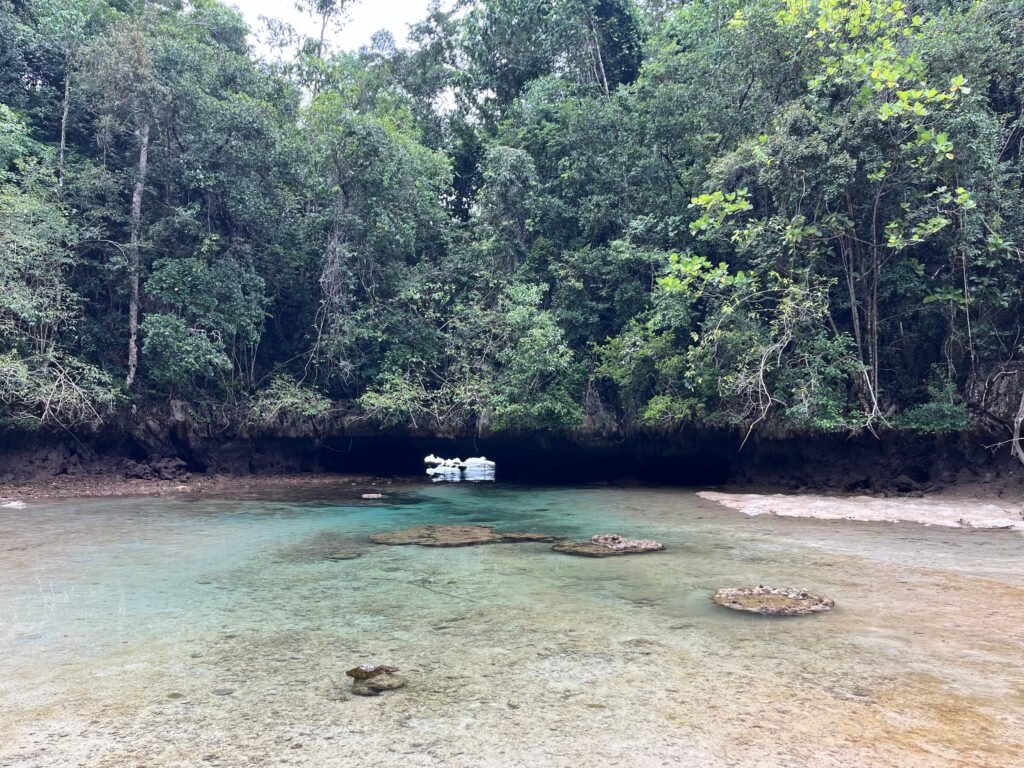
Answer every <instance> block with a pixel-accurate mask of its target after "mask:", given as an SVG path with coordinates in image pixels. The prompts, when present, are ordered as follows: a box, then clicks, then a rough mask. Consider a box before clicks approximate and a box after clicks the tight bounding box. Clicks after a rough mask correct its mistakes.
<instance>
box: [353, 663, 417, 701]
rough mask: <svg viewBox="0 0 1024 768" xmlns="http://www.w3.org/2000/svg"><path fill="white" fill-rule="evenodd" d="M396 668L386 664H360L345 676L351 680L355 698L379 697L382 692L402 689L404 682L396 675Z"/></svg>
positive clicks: (403, 679) (402, 678)
mask: <svg viewBox="0 0 1024 768" xmlns="http://www.w3.org/2000/svg"><path fill="white" fill-rule="evenodd" d="M397 671H398V667H391V666H388V665H387V664H360V665H359V666H358V667H353V668H352V669H350V670H349V671H348V672H346V673H345V674H346V675H348V676H349V677H351V678H353V680H352V693H354V694H355V695H356V696H379V695H380V694H381V693H383V692H384V691H395V690H398V689H399V688H404V687H405V684H406V680H405V678H404V677H401V676H400V675H396V674H395V672H397Z"/></svg>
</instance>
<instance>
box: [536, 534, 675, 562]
mask: <svg viewBox="0 0 1024 768" xmlns="http://www.w3.org/2000/svg"><path fill="white" fill-rule="evenodd" d="M552 549H553V550H554V551H555V552H561V553H562V554H564V555H578V556H579V557H615V556H616V555H642V554H646V553H647V552H660V551H662V550H663V549H665V545H664V544H661V543H659V542H657V541H652V540H651V539H627V538H625V537H623V536H620V535H619V534H617V533H602V534H599V535H597V536H593V537H592V538H591V539H590V541H562V542H559V543H558V544H555V546H553V547H552Z"/></svg>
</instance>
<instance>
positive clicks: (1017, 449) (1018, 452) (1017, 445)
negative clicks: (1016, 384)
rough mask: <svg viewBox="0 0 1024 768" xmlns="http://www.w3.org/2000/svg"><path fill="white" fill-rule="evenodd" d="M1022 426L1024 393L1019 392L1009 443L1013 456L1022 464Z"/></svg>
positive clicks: (1023, 454)
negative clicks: (1018, 401)
mask: <svg viewBox="0 0 1024 768" xmlns="http://www.w3.org/2000/svg"><path fill="white" fill-rule="evenodd" d="M1022 426H1024V391H1021V395H1020V405H1019V406H1018V408H1017V416H1016V418H1014V420H1013V440H1011V441H1010V450H1011V451H1012V453H1013V455H1014V456H1016V457H1017V458H1018V459H1020V461H1021V463H1022V464H1024V448H1022V447H1021V427H1022Z"/></svg>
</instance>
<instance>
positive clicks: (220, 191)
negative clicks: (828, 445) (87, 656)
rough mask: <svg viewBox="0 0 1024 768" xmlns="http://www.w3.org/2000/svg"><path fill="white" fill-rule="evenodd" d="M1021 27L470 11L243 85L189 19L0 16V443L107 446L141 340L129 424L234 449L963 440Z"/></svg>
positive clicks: (28, 5)
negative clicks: (340, 416) (350, 427)
mask: <svg viewBox="0 0 1024 768" xmlns="http://www.w3.org/2000/svg"><path fill="white" fill-rule="evenodd" d="M302 5H303V7H304V8H305V10H306V11H307V12H308V13H309V14H310V15H312V16H313V17H315V18H316V19H317V20H318V21H319V22H320V23H322V24H324V25H325V27H324V28H325V29H329V28H330V27H331V26H332V25H335V24H337V23H340V21H341V20H342V19H343V18H344V9H345V7H346V5H347V3H346V2H340V1H339V0H324V1H323V2H320V0H316V1H315V2H314V1H313V0H308V1H307V2H304V3H303V4H302ZM1022 10H1024V6H1022V5H1021V3H1020V0H1010V2H997V1H996V0H979V2H972V3H959V2H952V0H935V1H934V2H909V0H715V1H714V2H712V1H711V0H693V2H687V3H669V2H662V1H661V0H650V1H647V2H643V3H639V2H632V1H631V0H554V1H552V2H543V3H537V2H532V1H530V0H470V1H469V2H466V3H462V4H459V7H458V8H455V9H452V10H446V9H444V8H442V7H440V6H436V7H432V8H431V10H430V12H429V15H428V18H427V19H425V20H424V21H423V22H422V23H421V24H419V25H417V26H416V27H415V29H414V30H413V34H412V40H413V44H412V45H410V46H408V47H406V48H402V47H399V46H397V45H396V44H395V43H394V41H393V40H391V39H389V38H387V37H378V38H377V39H376V40H375V41H374V42H373V44H372V45H371V46H369V47H367V48H365V49H364V50H362V51H360V52H359V53H344V52H334V51H331V50H330V48H329V46H328V45H327V43H326V41H325V39H320V38H316V39H302V38H301V37H298V36H296V35H294V34H292V35H289V34H287V30H285V29H284V28H283V27H281V26H279V27H278V35H277V36H276V39H277V43H276V44H277V47H278V52H279V53H280V54H281V60H280V61H275V62H257V61H255V60H254V59H253V58H252V55H251V52H250V51H249V49H248V45H247V34H248V30H247V29H246V26H245V23H244V21H243V19H242V16H241V15H240V14H239V13H238V12H237V11H235V10H234V9H232V8H231V7H229V6H228V5H226V4H224V3H222V2H219V0H202V2H194V3H176V2H167V3H124V2H119V1H118V2H114V1H113V0H110V1H109V2H105V1H102V0H100V1H98V2H96V1H94V0H69V1H68V2H57V0H24V2H17V3H11V2H9V1H8V2H4V1H3V0H0V252H2V253H3V254H4V258H3V259H2V260H0V361H2V362H0V382H2V384H0V403H2V406H0V419H7V420H17V421H18V422H19V423H26V420H31V421H32V422H34V423H38V422H39V421H40V420H42V421H44V422H52V423H57V422H59V423H61V424H65V425H71V424H76V423H83V422H92V421H96V419H97V418H98V417H100V416H102V415H104V414H105V413H106V412H107V411H108V410H109V409H111V408H116V407H117V403H118V402H119V401H118V390H117V388H116V387H115V386H114V385H113V384H112V383H111V382H112V380H113V379H115V378H127V376H126V375H125V374H126V371H127V370H128V369H130V368H131V364H130V363H129V361H128V355H126V354H125V352H126V350H125V340H126V339H128V338H129V336H130V334H131V333H133V332H134V326H133V320H132V318H133V317H135V316H136V315H137V316H138V317H139V319H140V322H141V328H140V329H139V333H140V338H141V344H142V347H141V358H140V361H139V368H138V379H137V380H136V381H135V384H134V385H133V386H134V389H133V392H134V394H135V396H136V397H137V398H138V399H140V400H145V399H154V398H156V399H158V398H167V397H171V396H174V397H188V398H194V399H197V400H206V401H213V402H217V403H232V404H240V403H249V405H250V411H251V414H252V420H253V423H254V424H256V425H259V426H261V427H262V428H266V429H274V428H286V427H287V426H288V424H289V423H290V422H292V421H295V420H312V421H316V420H318V419H322V417H323V416H325V415H326V413H327V412H328V411H329V410H330V409H331V408H333V407H334V406H333V405H332V403H338V402H342V403H344V405H343V406H342V407H345V408H346V409H350V410H351V411H353V412H354V413H356V414H358V415H360V416H362V417H365V418H367V419H370V420H372V421H373V422H374V423H377V424H381V425H386V426H388V427H390V428H395V429H410V430H419V431H423V432H433V433H439V434H441V433H443V434H453V435H462V434H468V433H478V434H484V433H488V432H494V431H529V430H572V429H578V428H581V427H584V425H586V428H592V427H593V426H594V425H596V424H598V423H600V424H601V425H602V428H605V427H609V428H610V429H612V430H620V431H623V432H626V431H628V430H629V429H631V428H634V427H643V428H659V429H674V428H677V427H679V426H680V425H684V424H690V425H697V426H703V427H710V426H715V427H720V426H725V427H728V428H732V429H735V430H737V431H738V432H741V433H747V434H749V433H750V432H751V431H752V430H758V431H761V432H764V433H767V434H776V435H782V434H790V433H794V432H822V431H834V430H850V431H856V430H860V429H869V430H874V431H876V432H877V431H878V430H882V429H886V428H893V429H908V430H914V431H931V432H933V431H956V430H959V429H963V428H965V427H966V426H968V422H967V421H966V416H965V413H966V412H967V411H966V406H965V405H964V403H963V394H962V393H963V392H965V391H966V389H967V387H966V385H967V384H968V380H969V379H970V378H971V377H972V376H976V375H978V373H979V372H980V371H984V370H986V369H988V368H989V367H991V366H992V365H995V364H997V363H998V364H1004V363H1006V362H1012V361H1015V360H1018V359H1019V358H1020V355H1021V352H1022V349H1021V341H1020V339H1021V338H1024V335H1022V333H1021V327H1020V318H1021V317H1024V283H1022V282H1021V280H1020V274H1021V270H1022V268H1024V251H1022V247H1021V244H1022V243H1024V186H1022V183H1021V179H1022V178H1024V153H1022V152H1021V146H1022V144H1021V136H1022V135H1024V118H1022V117H1021V115H1024V88H1022V87H1021V85H1020V72H1021V71H1024V55H1022V53H1021V51H1022V50H1024V45H1022V42H1024V22H1022V21H1021V19H1022V18H1024V13H1022V12H1021V11H1022ZM65 115H66V117H65ZM62 143H63V145H62ZM143 150H146V152H145V153H144V152H143ZM144 154H145V156H146V161H147V163H148V166H147V171H146V174H145V178H140V176H141V174H140V167H141V166H140V163H141V161H142V159H143V155H144ZM136 299H137V301H136ZM936 370H938V371H942V372H943V375H942V376H941V377H937V376H936V375H935V374H934V373H933V371H936ZM100 371H104V372H106V373H100ZM268 379H269V380H270V381H271V383H270V385H269V387H266V386H264V385H263V384H262V383H261V382H266V381H267V380H268ZM300 382H301V383H300ZM926 382H931V383H930V384H927V383H926ZM926 388H927V389H928V391H929V394H928V395H927V396H923V394H922V393H923V391H924V390H925V389H926ZM232 411H233V412H241V411H240V409H237V408H236V409H232ZM609 416H611V417H612V418H613V420H614V424H611V425H610V426H609V418H608V417H609Z"/></svg>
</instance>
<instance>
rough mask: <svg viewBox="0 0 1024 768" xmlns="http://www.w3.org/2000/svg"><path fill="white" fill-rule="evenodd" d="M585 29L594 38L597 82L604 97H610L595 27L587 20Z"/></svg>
mask: <svg viewBox="0 0 1024 768" xmlns="http://www.w3.org/2000/svg"><path fill="white" fill-rule="evenodd" d="M587 27H588V28H589V29H590V34H591V35H593V37H594V62H595V64H596V65H597V66H596V67H595V69H596V70H597V75H598V80H599V82H600V83H601V90H603V91H604V95H605V96H610V95H611V88H610V87H609V84H608V74H607V73H606V72H605V69H604V56H603V55H602V53H601V38H600V36H599V35H598V34H597V26H596V25H595V24H594V22H593V21H591V20H588V21H587Z"/></svg>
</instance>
